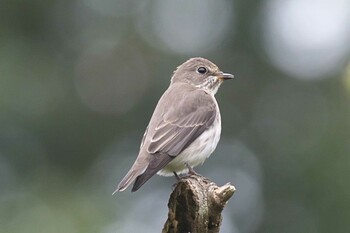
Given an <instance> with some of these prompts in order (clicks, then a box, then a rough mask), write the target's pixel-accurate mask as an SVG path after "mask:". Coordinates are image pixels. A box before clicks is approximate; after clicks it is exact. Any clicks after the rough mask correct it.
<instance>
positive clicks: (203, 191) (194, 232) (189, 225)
mask: <svg viewBox="0 0 350 233" xmlns="http://www.w3.org/2000/svg"><path fill="white" fill-rule="evenodd" d="M235 190H236V189H235V187H234V186H233V185H231V184H229V183H227V184H225V185H224V186H221V187H218V186H217V185H216V184H215V183H214V182H212V181H210V180H209V179H207V178H205V177H203V176H201V175H198V174H195V175H191V176H189V177H187V178H183V179H181V180H180V181H179V182H178V183H177V184H176V187H175V189H174V191H173V192H172V194H171V195H170V199H169V203H168V208H169V213H168V219H167V221H166V222H165V225H164V228H163V231H162V233H188V232H190V233H217V232H219V231H220V226H221V221H222V215H221V212H222V211H223V209H224V207H225V205H226V204H227V201H228V200H229V199H230V198H231V196H232V195H233V193H234V192H235Z"/></svg>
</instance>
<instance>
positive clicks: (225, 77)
mask: <svg viewBox="0 0 350 233" xmlns="http://www.w3.org/2000/svg"><path fill="white" fill-rule="evenodd" d="M217 77H218V79H220V80H228V79H233V77H234V76H233V74H228V73H220V74H219V75H217Z"/></svg>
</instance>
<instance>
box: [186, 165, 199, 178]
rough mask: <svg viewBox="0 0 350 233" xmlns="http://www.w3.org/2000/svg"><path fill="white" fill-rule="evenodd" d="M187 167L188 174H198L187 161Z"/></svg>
mask: <svg viewBox="0 0 350 233" xmlns="http://www.w3.org/2000/svg"><path fill="white" fill-rule="evenodd" d="M185 165H186V167H187V169H188V174H189V175H198V173H197V172H195V170H193V167H191V166H190V165H188V163H185Z"/></svg>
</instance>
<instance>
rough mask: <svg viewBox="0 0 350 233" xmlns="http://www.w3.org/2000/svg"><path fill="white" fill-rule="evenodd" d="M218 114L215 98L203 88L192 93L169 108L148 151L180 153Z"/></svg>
mask: <svg viewBox="0 0 350 233" xmlns="http://www.w3.org/2000/svg"><path fill="white" fill-rule="evenodd" d="M215 117H216V103H215V101H214V100H213V97H211V96H210V95H208V94H207V93H205V92H204V91H202V90H195V91H191V92H189V93H188V94H187V95H186V96H183V98H181V99H179V100H178V101H176V102H175V103H174V104H173V106H167V108H165V110H164V112H163V115H162V117H161V119H160V121H159V123H158V124H157V125H156V127H155V130H154V133H153V135H152V137H151V141H150V144H149V146H148V148H147V151H148V153H150V154H156V153H162V154H167V155H169V156H177V155H178V154H180V153H181V152H182V151H183V150H184V149H186V148H187V147H188V146H189V145H190V144H191V143H192V142H193V141H194V140H195V139H196V138H197V137H198V136H199V135H201V134H202V133H203V132H204V131H205V130H206V129H207V128H208V127H210V126H211V125H212V124H213V122H214V119H215Z"/></svg>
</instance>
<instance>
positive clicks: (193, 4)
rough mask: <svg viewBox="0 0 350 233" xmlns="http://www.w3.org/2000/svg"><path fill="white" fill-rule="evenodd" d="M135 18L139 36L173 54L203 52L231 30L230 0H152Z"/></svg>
mask: <svg viewBox="0 0 350 233" xmlns="http://www.w3.org/2000/svg"><path fill="white" fill-rule="evenodd" d="M150 5H151V7H150V9H149V10H148V11H145V12H143V14H141V15H140V18H138V22H137V23H138V29H139V32H140V34H141V36H142V37H143V38H144V39H145V40H146V41H147V42H149V43H150V45H152V46H153V47H154V48H156V49H165V50H167V51H169V52H172V53H175V54H185V55H191V54H194V53H195V54H204V53H206V52H209V51H211V50H212V49H214V48H215V47H217V46H219V45H220V43H222V41H223V39H224V37H225V35H227V34H228V33H230V32H232V31H233V30H234V21H233V7H232V2H229V1H226V0H219V1H215V2H213V1H209V0H204V1H203V0H195V1H186V0H181V1H171V0H166V1H164V0H156V1H153V2H152V3H151V4H150Z"/></svg>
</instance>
